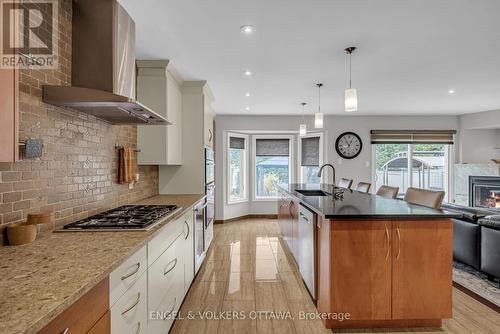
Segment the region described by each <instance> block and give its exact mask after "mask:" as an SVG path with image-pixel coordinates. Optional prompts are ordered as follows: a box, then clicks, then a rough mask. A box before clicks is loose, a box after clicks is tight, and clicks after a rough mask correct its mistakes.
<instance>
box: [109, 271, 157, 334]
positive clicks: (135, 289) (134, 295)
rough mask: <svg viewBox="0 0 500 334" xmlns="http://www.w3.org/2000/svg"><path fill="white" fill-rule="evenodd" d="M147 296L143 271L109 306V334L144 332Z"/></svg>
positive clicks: (145, 276) (145, 275)
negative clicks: (111, 305)
mask: <svg viewBox="0 0 500 334" xmlns="http://www.w3.org/2000/svg"><path fill="white" fill-rule="evenodd" d="M147 297H148V296H147V274H146V273H144V274H143V275H142V276H141V277H139V279H137V281H136V282H135V283H134V285H132V286H131V287H130V288H129V289H128V290H127V291H126V292H125V293H124V294H123V295H122V296H121V297H120V298H119V299H118V301H117V302H116V303H115V304H114V305H113V307H112V308H111V334H129V333H130V334H141V333H146V329H147V316H148V305H147Z"/></svg>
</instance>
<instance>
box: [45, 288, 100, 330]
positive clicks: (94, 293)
mask: <svg viewBox="0 0 500 334" xmlns="http://www.w3.org/2000/svg"><path fill="white" fill-rule="evenodd" d="M108 282H109V281H108V278H105V279H104V280H103V281H102V282H100V283H99V284H97V285H96V286H95V287H94V288H92V289H91V290H90V291H89V292H87V293H86V294H85V295H83V296H82V297H81V298H80V299H78V300H77V301H76V302H75V303H74V304H73V305H71V306H70V307H68V308H67V309H66V311H64V312H63V313H61V314H60V315H59V316H57V318H55V319H54V320H52V321H51V322H50V323H49V324H48V325H47V326H45V327H44V328H43V329H42V330H40V331H39V332H38V334H54V333H64V332H65V331H66V333H87V332H88V331H89V330H90V329H91V328H92V327H93V326H94V324H95V323H97V322H98V321H99V319H101V317H102V316H103V315H104V314H105V313H106V312H107V310H108V305H109V294H108V293H109V286H108Z"/></svg>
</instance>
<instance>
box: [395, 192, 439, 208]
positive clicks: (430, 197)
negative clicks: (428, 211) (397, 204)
mask: <svg viewBox="0 0 500 334" xmlns="http://www.w3.org/2000/svg"><path fill="white" fill-rule="evenodd" d="M443 198H444V191H432V190H427V189H419V188H412V187H410V188H408V190H406V194H405V197H404V200H405V201H406V202H408V203H412V204H418V205H422V206H426V207H429V208H434V209H439V208H441V202H442V201H443Z"/></svg>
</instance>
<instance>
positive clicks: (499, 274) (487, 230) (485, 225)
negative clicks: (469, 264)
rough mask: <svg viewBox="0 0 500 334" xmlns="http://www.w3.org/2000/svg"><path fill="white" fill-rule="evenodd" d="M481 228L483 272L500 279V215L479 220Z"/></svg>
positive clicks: (481, 265) (481, 262)
mask: <svg viewBox="0 0 500 334" xmlns="http://www.w3.org/2000/svg"><path fill="white" fill-rule="evenodd" d="M479 226H480V228H481V249H480V254H481V260H480V268H481V271H482V272H484V273H485V274H487V275H489V276H490V278H492V277H493V278H497V279H500V214H497V215H493V216H487V217H484V218H481V219H479Z"/></svg>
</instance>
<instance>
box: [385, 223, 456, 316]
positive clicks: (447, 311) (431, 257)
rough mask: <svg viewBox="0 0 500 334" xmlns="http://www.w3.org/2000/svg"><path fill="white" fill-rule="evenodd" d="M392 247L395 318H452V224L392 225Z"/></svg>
mask: <svg viewBox="0 0 500 334" xmlns="http://www.w3.org/2000/svg"><path fill="white" fill-rule="evenodd" d="M392 245H393V253H392V261H393V265H392V318H393V319H443V318H451V316H452V314H451V312H452V266H451V262H452V226H451V222H450V221H441V222H439V221H433V222H426V221H410V222H405V221H401V222H393V225H392Z"/></svg>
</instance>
